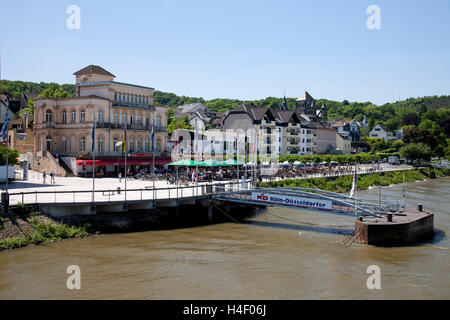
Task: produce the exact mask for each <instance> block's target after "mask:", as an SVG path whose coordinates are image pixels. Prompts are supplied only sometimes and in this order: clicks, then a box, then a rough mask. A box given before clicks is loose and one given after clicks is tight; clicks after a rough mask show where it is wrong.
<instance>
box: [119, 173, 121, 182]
mask: <svg viewBox="0 0 450 320" xmlns="http://www.w3.org/2000/svg"><path fill="white" fill-rule="evenodd" d="M119 183H122V172H120V171H119Z"/></svg>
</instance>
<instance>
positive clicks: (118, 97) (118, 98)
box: [117, 93, 120, 103]
mask: <svg viewBox="0 0 450 320" xmlns="http://www.w3.org/2000/svg"><path fill="white" fill-rule="evenodd" d="M117 101H118V102H119V103H120V93H119V94H118V95H117Z"/></svg>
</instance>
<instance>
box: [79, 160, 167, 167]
mask: <svg viewBox="0 0 450 320" xmlns="http://www.w3.org/2000/svg"><path fill="white" fill-rule="evenodd" d="M170 162H172V159H170V158H159V159H158V158H157V159H155V165H164V164H168V163H170ZM92 163H93V160H81V159H80V160H77V166H92ZM152 164H153V160H152V159H151V158H150V159H127V166H128V165H130V166H131V165H152ZM95 165H96V166H117V165H119V166H123V165H125V159H124V158H120V159H95Z"/></svg>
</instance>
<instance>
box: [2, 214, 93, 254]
mask: <svg viewBox="0 0 450 320" xmlns="http://www.w3.org/2000/svg"><path fill="white" fill-rule="evenodd" d="M28 210H29V209H28V208H25V207H23V208H21V212H20V213H18V212H14V213H11V214H10V215H8V216H6V217H5V216H3V217H0V251H2V250H7V249H14V248H20V247H24V246H28V245H31V244H42V243H49V242H54V241H59V240H62V239H68V238H81V237H86V236H88V235H89V234H91V233H92V232H93V231H92V230H91V229H92V228H91V227H90V225H89V224H83V225H81V226H73V227H71V226H68V225H67V224H64V223H60V222H58V221H55V220H53V219H52V218H50V217H49V216H47V215H44V214H43V213H41V212H34V213H30V212H28Z"/></svg>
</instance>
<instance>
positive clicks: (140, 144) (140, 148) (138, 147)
mask: <svg viewBox="0 0 450 320" xmlns="http://www.w3.org/2000/svg"><path fill="white" fill-rule="evenodd" d="M137 152H142V139H141V138H139V139H138V145H137Z"/></svg>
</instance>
